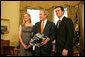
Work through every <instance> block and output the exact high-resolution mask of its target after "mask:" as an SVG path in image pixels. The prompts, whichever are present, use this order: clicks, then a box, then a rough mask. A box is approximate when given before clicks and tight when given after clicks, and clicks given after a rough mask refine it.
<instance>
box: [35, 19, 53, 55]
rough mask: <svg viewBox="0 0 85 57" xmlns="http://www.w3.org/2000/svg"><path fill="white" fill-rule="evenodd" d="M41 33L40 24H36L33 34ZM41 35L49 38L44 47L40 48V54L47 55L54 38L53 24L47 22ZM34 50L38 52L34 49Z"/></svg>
mask: <svg viewBox="0 0 85 57" xmlns="http://www.w3.org/2000/svg"><path fill="white" fill-rule="evenodd" d="M39 32H41V22H37V23H36V24H35V26H34V29H33V34H34V35H35V34H36V33H39ZM43 33H44V34H45V35H46V36H48V37H49V38H50V41H49V42H48V43H47V44H46V45H44V46H41V47H40V48H41V53H43V52H44V53H46V54H47V53H49V52H50V51H51V50H52V41H53V40H54V38H55V24H54V23H53V22H50V21H48V20H47V23H46V25H45V28H44V31H43ZM36 50H39V49H37V48H36Z"/></svg>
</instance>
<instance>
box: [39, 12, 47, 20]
mask: <svg viewBox="0 0 85 57" xmlns="http://www.w3.org/2000/svg"><path fill="white" fill-rule="evenodd" d="M45 18H46V15H45V14H44V12H43V11H40V20H44V19H45Z"/></svg>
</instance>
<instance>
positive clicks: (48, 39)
mask: <svg viewBox="0 0 85 57" xmlns="http://www.w3.org/2000/svg"><path fill="white" fill-rule="evenodd" d="M46 38H47V39H46V40H45V41H44V42H43V45H45V44H46V43H47V42H48V41H50V38H49V37H47V36H46Z"/></svg>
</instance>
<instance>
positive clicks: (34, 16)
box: [27, 8, 40, 25]
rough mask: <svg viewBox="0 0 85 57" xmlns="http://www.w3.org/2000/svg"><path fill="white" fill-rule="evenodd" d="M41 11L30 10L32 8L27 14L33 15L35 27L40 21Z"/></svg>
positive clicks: (32, 20) (32, 19)
mask: <svg viewBox="0 0 85 57" xmlns="http://www.w3.org/2000/svg"><path fill="white" fill-rule="evenodd" d="M39 11H40V10H39V9H30V8H28V9H27V12H28V13H29V14H30V15H31V22H32V24H33V25H35V23H36V22H39V21H40V18H39Z"/></svg>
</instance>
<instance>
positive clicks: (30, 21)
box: [23, 12, 31, 24]
mask: <svg viewBox="0 0 85 57" xmlns="http://www.w3.org/2000/svg"><path fill="white" fill-rule="evenodd" d="M25 14H27V15H28V16H29V17H30V23H31V16H30V14H29V13H27V12H24V13H23V15H25ZM23 24H25V21H24V20H23Z"/></svg>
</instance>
